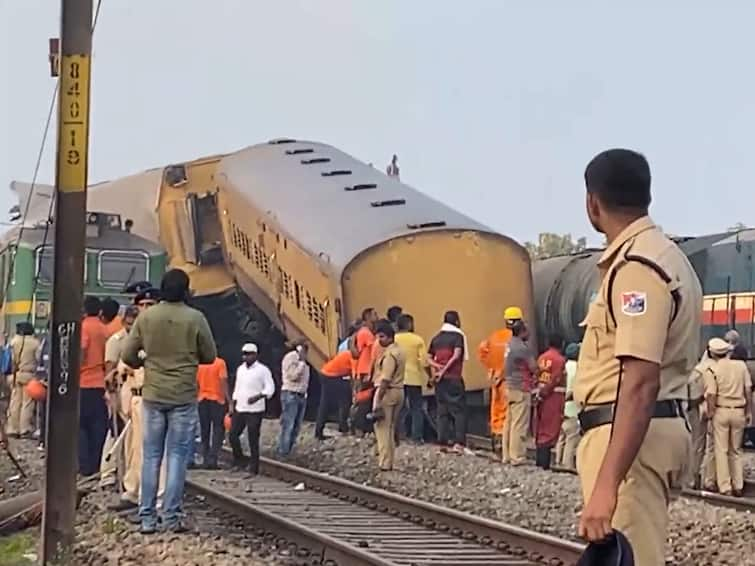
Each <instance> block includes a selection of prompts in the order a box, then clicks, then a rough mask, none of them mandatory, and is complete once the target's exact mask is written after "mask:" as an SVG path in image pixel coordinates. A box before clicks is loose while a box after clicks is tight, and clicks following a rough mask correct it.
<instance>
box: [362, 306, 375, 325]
mask: <svg viewBox="0 0 755 566" xmlns="http://www.w3.org/2000/svg"><path fill="white" fill-rule="evenodd" d="M373 312H375V308H374V307H367V308H366V309H364V310H363V311H362V320H363V321H364V322H367V319H368V318H370V316H371V315H372V313H373Z"/></svg>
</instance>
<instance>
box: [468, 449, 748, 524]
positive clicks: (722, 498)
mask: <svg viewBox="0 0 755 566" xmlns="http://www.w3.org/2000/svg"><path fill="white" fill-rule="evenodd" d="M467 445H468V446H469V447H470V448H471V449H473V450H485V451H492V449H493V446H492V442H491V440H490V438H488V437H486V436H477V435H471V434H470V435H467ZM530 452H531V453H530ZM528 457H529V458H530V459H534V451H529V450H528ZM551 471H552V472H556V473H564V474H574V475H576V473H577V472H576V471H575V470H572V469H570V468H562V467H560V466H551ZM682 495H684V496H685V497H688V498H690V499H698V500H702V501H705V502H707V503H710V504H711V505H716V506H717V507H728V508H730V509H736V510H738V511H752V512H753V513H755V480H752V479H746V480H745V486H744V496H743V497H731V496H728V495H721V494H720V493H716V492H713V491H706V490H702V489H683V490H682Z"/></svg>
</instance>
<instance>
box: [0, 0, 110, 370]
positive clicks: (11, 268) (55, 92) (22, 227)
mask: <svg viewBox="0 0 755 566" xmlns="http://www.w3.org/2000/svg"><path fill="white" fill-rule="evenodd" d="M101 7H102V0H97V7H96V9H95V13H94V18H93V19H92V35H94V30H95V28H96V27H97V22H98V21H99V17H100V9H101ZM59 90H60V78H58V80H57V81H56V83H55V88H54V90H53V93H52V97H51V100H50V107H49V109H48V112H47V119H46V120H45V126H44V130H43V132H42V142H41V143H40V147H39V152H38V153H37V161H36V163H35V166H34V175H33V176H32V182H31V186H30V188H29V195H28V197H27V201H26V204H25V206H24V211H23V214H22V216H21V219H20V226H19V231H18V236H17V237H16V239H15V243H14V244H12V252H11V258H10V262H9V264H8V265H9V269H8V278H7V281H6V282H5V289H4V292H3V314H5V312H4V311H5V308H6V305H7V303H8V300H7V299H8V291H9V290H10V285H11V283H12V281H13V280H14V269H15V262H16V257H17V255H18V247H19V245H20V243H21V240H22V238H23V235H24V230H25V229H26V227H27V226H26V221H27V219H28V215H29V210H30V208H31V202H32V200H34V193H35V190H36V188H37V178H38V176H39V170H40V168H41V165H42V157H43V156H44V151H45V147H46V145H47V138H48V135H49V132H50V124H51V123H52V116H53V113H54V112H55V103H56V101H57V98H58V92H59ZM55 196H56V194H55V193H53V194H52V195H51V197H50V206H49V207H48V211H47V218H46V219H45V230H44V234H43V237H42V245H41V246H40V249H41V250H42V253H43V254H44V250H45V247H46V246H47V239H48V237H49V233H50V226H51V225H52V223H53V211H54V208H55ZM41 268H42V262H41V261H40V262H39V269H36V270H35V275H34V282H33V284H32V291H31V297H32V298H33V297H34V296H35V295H36V294H37V289H38V287H39V276H40V273H41V271H42V270H41ZM33 304H34V301H31V302H30V303H29V308H28V310H27V311H26V322H27V323H29V322H31V317H32V306H33ZM25 343H26V341H25V340H24V341H23V342H21V351H20V352H19V356H20V355H21V353H22V352H23V347H24V344H25Z"/></svg>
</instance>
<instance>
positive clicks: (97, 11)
mask: <svg viewBox="0 0 755 566" xmlns="http://www.w3.org/2000/svg"><path fill="white" fill-rule="evenodd" d="M101 7H102V0H97V8H96V9H95V12H94V18H93V20H92V36H94V30H95V28H96V27H97V20H98V19H99V17H100V8H101ZM58 84H60V81H58ZM57 88H58V87H57V86H56V93H57ZM55 197H56V194H55V193H53V196H52V198H51V199H50V206H49V208H48V210H47V220H46V222H45V231H44V234H43V236H42V245H41V247H40V249H41V250H42V254H44V250H45V247H46V246H47V238H48V236H49V233H50V226H51V225H52V223H53V210H54V208H55ZM29 201H31V198H30V199H29ZM27 204H28V203H27ZM27 208H28V206H27ZM41 268H42V262H41V261H40V262H39V269H37V270H36V273H35V275H34V282H33V284H32V290H31V296H32V297H34V296H35V295H36V294H37V289H38V288H39V276H40V274H41V272H42V269H41ZM31 310H32V305H31V304H30V305H29V310H28V311H27V313H26V322H31V314H32V313H31Z"/></svg>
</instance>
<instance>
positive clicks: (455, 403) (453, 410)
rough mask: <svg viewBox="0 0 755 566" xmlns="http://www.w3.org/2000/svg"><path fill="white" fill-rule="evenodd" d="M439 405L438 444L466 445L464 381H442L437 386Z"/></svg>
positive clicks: (436, 392) (445, 379)
mask: <svg viewBox="0 0 755 566" xmlns="http://www.w3.org/2000/svg"><path fill="white" fill-rule="evenodd" d="M435 399H436V402H437V404H438V442H440V444H443V445H446V444H448V443H449V441H452V442H453V443H455V444H466V440H467V407H466V401H465V398H464V381H463V380H462V379H450V378H444V379H441V380H440V381H439V382H438V383H437V385H436V386H435Z"/></svg>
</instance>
